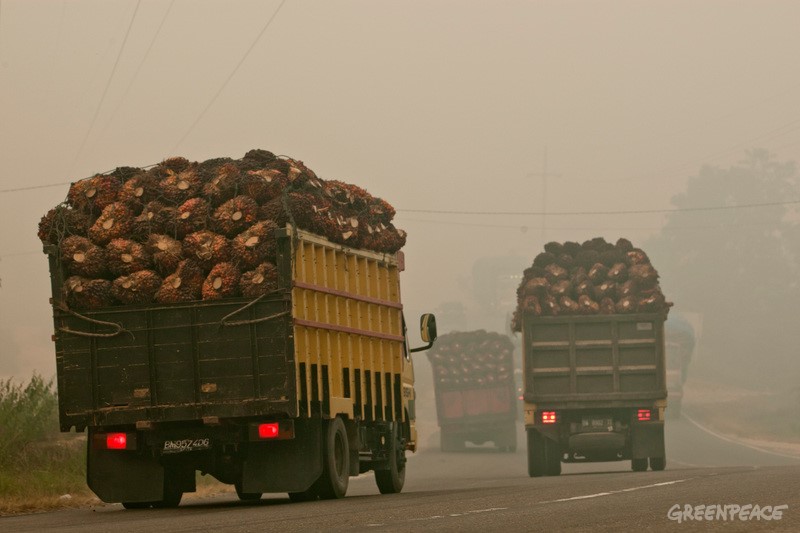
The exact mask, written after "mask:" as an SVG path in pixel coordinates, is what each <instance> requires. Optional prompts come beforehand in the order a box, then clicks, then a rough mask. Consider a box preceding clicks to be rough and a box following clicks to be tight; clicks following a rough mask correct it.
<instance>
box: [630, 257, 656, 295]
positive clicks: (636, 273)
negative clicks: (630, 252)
mask: <svg viewBox="0 0 800 533" xmlns="http://www.w3.org/2000/svg"><path fill="white" fill-rule="evenodd" d="M628 277H629V278H630V279H631V280H633V281H635V282H636V283H637V284H638V285H639V287H640V288H643V289H645V288H650V287H652V286H654V285H655V284H656V283H658V272H656V269H655V268H653V267H652V265H649V264H645V263H636V264H633V265H631V267H630V268H629V269H628Z"/></svg>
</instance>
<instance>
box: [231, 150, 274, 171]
mask: <svg viewBox="0 0 800 533" xmlns="http://www.w3.org/2000/svg"><path fill="white" fill-rule="evenodd" d="M277 161H278V158H277V157H276V156H275V154H273V153H272V152H270V151H269V150H261V149H259V148H255V149H253V150H250V151H248V152H247V153H246V154H244V157H242V159H241V161H239V162H238V163H239V165H240V166H241V167H242V168H243V169H244V170H258V169H261V168H265V167H267V166H269V165H271V164H273V163H275V162H277Z"/></svg>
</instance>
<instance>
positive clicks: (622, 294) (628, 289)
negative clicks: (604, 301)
mask: <svg viewBox="0 0 800 533" xmlns="http://www.w3.org/2000/svg"><path fill="white" fill-rule="evenodd" d="M638 292H639V284H638V283H636V281H634V280H632V279H629V280H628V281H626V282H624V283H619V284H617V297H619V298H626V297H628V296H633V295H635V294H638Z"/></svg>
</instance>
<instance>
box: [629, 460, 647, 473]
mask: <svg viewBox="0 0 800 533" xmlns="http://www.w3.org/2000/svg"><path fill="white" fill-rule="evenodd" d="M631 470H633V471H634V472H644V471H645V470H647V457H645V458H644V459H631Z"/></svg>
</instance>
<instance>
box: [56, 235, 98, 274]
mask: <svg viewBox="0 0 800 533" xmlns="http://www.w3.org/2000/svg"><path fill="white" fill-rule="evenodd" d="M59 249H60V252H61V263H62V264H63V265H64V267H65V268H66V270H67V272H68V273H69V274H73V275H76V276H83V277H85V278H102V277H103V276H105V274H106V272H107V271H108V261H107V256H106V251H105V250H104V249H103V248H102V247H100V246H97V245H96V244H94V243H93V242H92V241H90V240H89V239H87V238H86V237H81V236H79V235H72V236H70V237H67V238H66V239H64V240H63V241H61V244H60V245H59Z"/></svg>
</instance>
